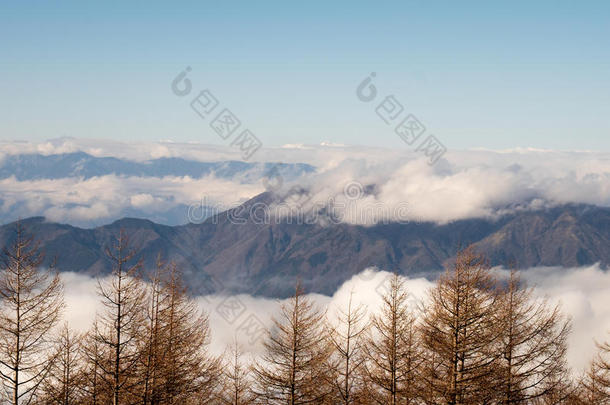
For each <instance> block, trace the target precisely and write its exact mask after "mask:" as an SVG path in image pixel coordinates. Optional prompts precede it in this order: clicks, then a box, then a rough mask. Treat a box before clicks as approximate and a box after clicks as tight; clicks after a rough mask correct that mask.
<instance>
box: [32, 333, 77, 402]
mask: <svg viewBox="0 0 610 405" xmlns="http://www.w3.org/2000/svg"><path fill="white" fill-rule="evenodd" d="M81 340H82V336H81V335H79V334H78V333H75V332H73V331H72V330H70V328H69V327H68V324H67V323H64V325H63V327H62V328H61V329H60V331H59V334H58V337H57V342H56V343H55V348H54V349H53V351H52V352H51V353H50V356H51V359H50V364H51V368H50V370H49V373H48V376H47V378H46V379H45V380H44V381H43V383H42V387H41V389H42V399H41V400H40V402H41V403H43V404H48V405H77V404H82V403H83V394H84V392H83V391H82V387H83V386H84V374H83V369H82V367H83V364H84V362H83V361H82V353H81V349H80V343H81Z"/></svg>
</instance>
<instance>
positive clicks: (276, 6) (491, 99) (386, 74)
mask: <svg viewBox="0 0 610 405" xmlns="http://www.w3.org/2000/svg"><path fill="white" fill-rule="evenodd" d="M170 3H171V4H170ZM187 65H188V66H191V67H192V69H193V70H192V72H191V74H190V78H191V79H192V82H193V86H194V88H195V89H196V90H199V89H203V88H209V89H210V90H211V91H212V92H213V93H214V94H215V95H216V96H217V97H218V99H219V100H220V101H221V104H222V105H223V106H226V107H228V108H230V109H231V110H232V111H233V112H234V113H235V114H236V115H237V116H238V117H239V118H240V119H241V121H242V122H243V123H244V125H245V126H247V127H248V128H250V129H251V130H252V131H253V132H254V133H255V134H256V135H257V136H258V137H259V138H260V139H261V140H262V141H263V143H264V144H266V145H281V144H286V143H319V142H322V141H331V142H336V143H348V144H360V145H375V146H387V147H405V145H404V144H402V143H401V141H400V139H399V138H398V137H397V136H396V135H395V134H394V133H393V132H392V130H391V128H389V127H387V126H385V125H384V124H383V122H382V121H381V120H380V119H379V118H378V117H377V116H376V115H375V113H374V106H372V105H370V104H365V103H362V102H361V101H359V100H358V99H357V98H356V96H355V88H356V86H357V85H358V83H359V82H360V81H361V80H362V79H363V78H364V77H365V76H366V75H368V74H369V73H370V72H372V71H374V72H376V73H377V81H376V85H377V87H378V89H379V91H380V94H381V95H386V94H394V95H395V96H396V98H397V99H398V100H399V101H401V102H402V103H403V104H404V106H405V108H406V110H407V111H408V112H412V113H414V114H415V115H417V116H418V117H419V119H420V120H421V121H422V122H424V124H425V125H426V126H427V127H428V129H429V130H430V131H431V133H434V134H435V135H436V136H437V137H438V138H439V139H440V140H442V141H443V142H444V143H445V144H446V146H447V147H449V148H460V149H462V148H472V147H486V148H510V147H516V146H532V147H539V148H555V149H590V150H606V151H609V150H610V2H607V1H599V2H582V1H573V2H566V1H553V2H545V1H524V2H512V1H511V2H504V4H500V2H496V1H494V2H489V1H486V2H483V1H482V2H455V1H447V2H434V1H421V2H419V1H418V2H407V1H399V2H354V1H349V2H338V1H335V2H333V1H322V2H317V1H308V2H302V4H297V2H264V3H263V2H235V1H232V2H220V1H214V2H200V1H198V2H192V3H189V2H181V3H180V4H178V2H154V1H146V2H144V1H141V2H135V1H120V2H118V1H117V2H97V3H96V4H93V2H83V1H73V2H70V1H63V2H57V3H55V2H19V1H14V2H3V3H2V5H1V6H0V77H1V78H0V91H1V94H2V96H1V97H0V134H1V135H0V138H1V139H3V140H9V139H20V140H33V141H39V140H44V139H49V138H56V137H61V136H73V137H88V138H112V139H131V140H159V139H173V140H176V141H199V142H203V143H216V144H223V143H225V141H223V140H222V139H220V138H219V137H218V136H217V135H216V134H215V133H214V132H213V131H212V130H210V128H209V127H208V126H207V123H206V122H204V121H202V120H201V119H200V118H198V116H196V115H195V114H194V113H193V112H192V111H191V110H190V108H189V105H188V100H186V99H180V98H178V97H176V96H175V95H173V94H172V92H171V90H170V82H171V81H172V80H173V78H174V77H175V76H176V75H177V74H178V73H179V72H180V71H181V70H182V69H183V68H184V67H185V66H187Z"/></svg>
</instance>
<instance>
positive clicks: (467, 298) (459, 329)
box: [420, 247, 498, 405]
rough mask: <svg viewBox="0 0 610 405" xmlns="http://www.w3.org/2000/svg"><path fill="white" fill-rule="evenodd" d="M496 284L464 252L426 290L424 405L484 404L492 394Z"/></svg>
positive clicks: (479, 261) (470, 254) (485, 268)
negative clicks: (427, 290) (430, 287)
mask: <svg viewBox="0 0 610 405" xmlns="http://www.w3.org/2000/svg"><path fill="white" fill-rule="evenodd" d="M495 285H496V282H495V280H494V278H493V277H492V276H491V275H490V271H489V266H488V265H487V263H486V261H485V259H484V258H483V257H482V256H481V255H478V254H476V253H475V252H474V250H473V248H472V247H470V248H467V249H465V250H463V251H461V252H459V253H458V254H457V258H456V260H455V263H454V265H453V266H452V268H449V269H447V271H446V272H445V273H444V274H443V275H442V276H441V277H440V278H439V280H438V282H437V284H436V286H435V287H433V288H432V289H431V290H430V291H429V295H428V299H427V301H426V302H425V305H426V307H427V309H426V311H425V313H424V315H423V317H422V325H421V329H420V330H421V337H422V346H423V348H424V349H425V351H426V359H427V360H428V361H426V362H425V367H424V368H425V369H424V370H423V371H424V373H423V376H424V381H425V384H426V385H427V387H425V389H424V390H423V392H426V393H427V394H428V395H429V397H428V398H425V400H426V402H427V403H431V404H440V403H444V404H448V405H466V404H484V403H489V401H490V400H491V399H493V396H494V395H495V393H494V392H493V385H492V383H493V365H494V363H495V361H496V358H497V356H498V353H497V351H495V350H494V349H495V348H494V344H495V342H496V340H497V336H496V335H497V330H498V329H497V328H496V327H495V325H494V320H495V319H496V317H495V309H496V306H497V298H496V294H495Z"/></svg>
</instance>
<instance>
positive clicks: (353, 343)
mask: <svg viewBox="0 0 610 405" xmlns="http://www.w3.org/2000/svg"><path fill="white" fill-rule="evenodd" d="M353 296H354V291H351V292H350V295H349V299H348V302H347V308H346V310H343V309H341V308H339V309H337V313H336V314H335V317H334V318H333V319H328V320H327V322H326V333H327V335H328V339H329V342H330V345H331V349H332V355H331V356H330V358H329V367H330V368H331V371H332V380H333V397H334V398H335V401H336V402H337V403H342V404H346V405H348V404H354V403H358V402H360V401H362V400H363V399H362V391H363V382H362V375H363V372H362V371H363V369H362V365H363V363H364V359H365V357H364V354H363V350H362V349H363V345H364V340H365V339H364V337H365V336H364V334H365V331H366V328H367V322H366V319H365V317H366V308H365V307H364V306H363V305H357V304H355V303H354V302H353Z"/></svg>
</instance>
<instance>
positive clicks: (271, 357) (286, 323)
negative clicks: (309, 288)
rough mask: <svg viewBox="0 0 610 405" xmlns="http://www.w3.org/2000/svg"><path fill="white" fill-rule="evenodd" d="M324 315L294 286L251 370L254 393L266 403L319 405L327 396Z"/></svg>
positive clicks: (326, 351) (326, 343) (326, 350)
mask: <svg viewBox="0 0 610 405" xmlns="http://www.w3.org/2000/svg"><path fill="white" fill-rule="evenodd" d="M323 319H324V314H323V313H322V312H320V311H319V310H318V309H316V308H315V307H314V303H313V302H312V301H311V300H310V299H309V298H307V297H306V296H304V295H303V289H302V288H301V286H300V285H297V288H296V290H295V294H294V296H293V297H292V298H291V299H290V300H288V302H287V303H284V304H282V306H281V310H280V318H279V319H276V318H274V319H273V327H272V328H271V329H270V330H268V331H267V338H266V340H265V341H264V349H265V351H264V354H263V355H262V361H259V362H257V364H256V365H255V366H254V367H253V376H254V381H255V388H254V392H255V395H256V396H257V400H258V401H260V402H262V403H265V404H289V405H297V404H321V403H325V401H327V399H328V395H329V393H330V388H329V385H330V381H329V378H328V368H327V367H326V366H327V364H326V359H327V357H328V355H329V345H328V342H327V340H326V338H325V336H324V333H323V323H322V322H323Z"/></svg>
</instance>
